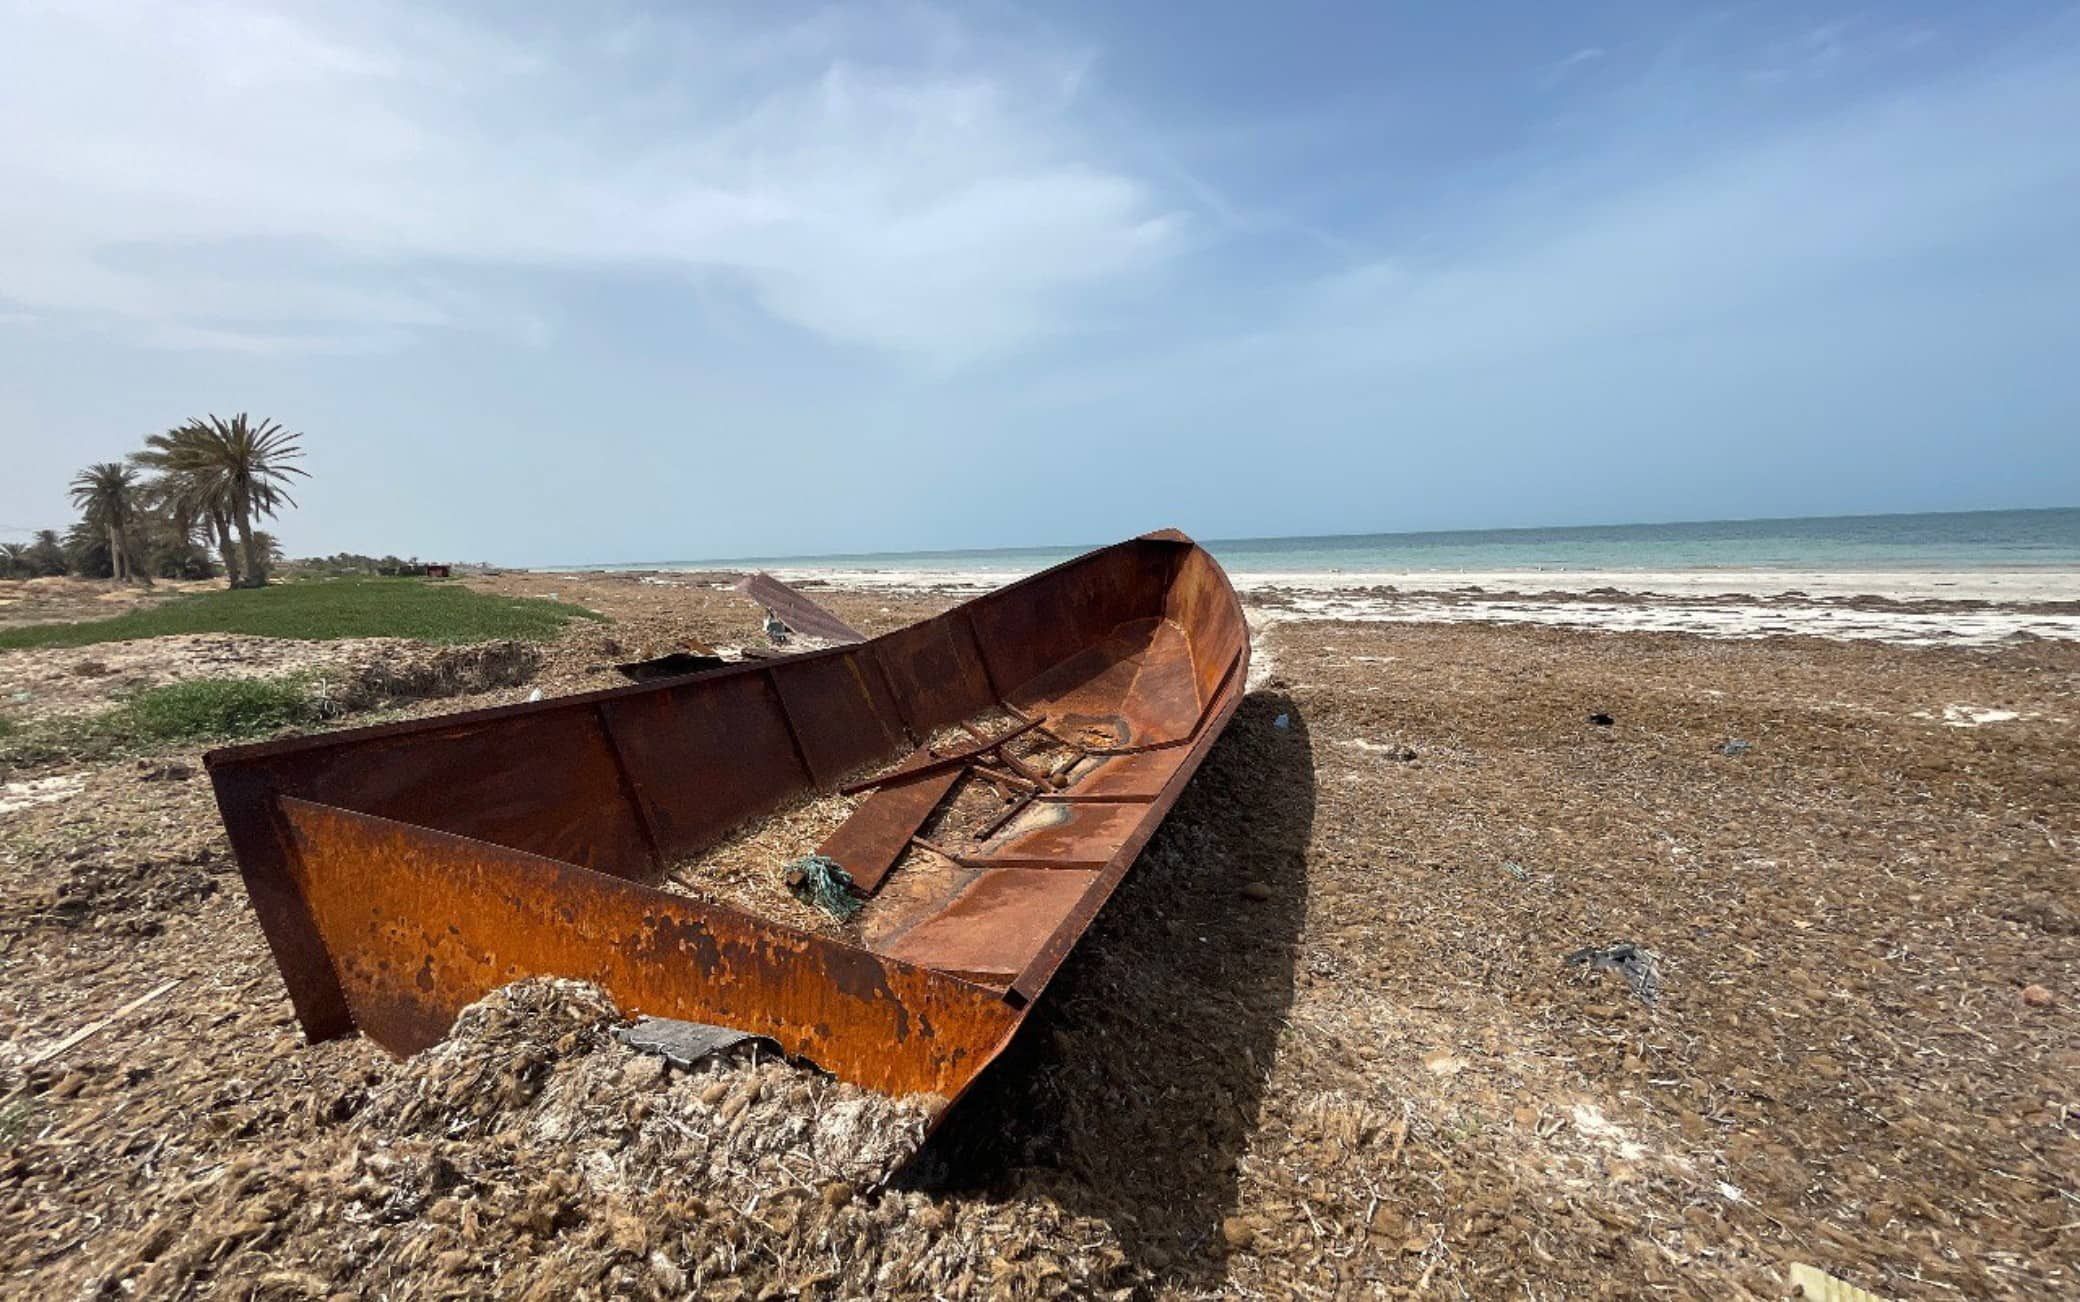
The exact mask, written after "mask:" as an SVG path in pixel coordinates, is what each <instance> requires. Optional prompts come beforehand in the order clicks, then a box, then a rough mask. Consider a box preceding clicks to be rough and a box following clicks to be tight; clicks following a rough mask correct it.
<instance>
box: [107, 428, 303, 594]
mask: <svg viewBox="0 0 2080 1302" xmlns="http://www.w3.org/2000/svg"><path fill="white" fill-rule="evenodd" d="M302 437H303V436H302V435H301V434H292V433H290V432H289V431H288V430H286V429H283V428H282V427H281V426H280V425H278V424H276V423H275V422H273V421H271V420H263V421H260V422H258V423H257V424H255V423H254V422H252V421H250V420H249V419H247V417H246V414H245V413H244V412H240V413H239V414H238V415H236V416H234V417H232V418H231V419H230V420H228V421H227V420H224V419H222V418H220V417H217V416H214V415H212V416H209V417H206V418H204V419H202V420H191V421H189V422H188V423H187V424H185V425H183V426H181V427H180V428H179V429H175V430H170V431H168V432H167V433H165V434H163V435H154V436H153V437H152V438H149V439H147V440H145V441H146V442H147V443H149V444H151V448H150V449H149V450H148V451H147V452H145V453H143V454H140V456H141V459H142V458H150V460H148V461H147V462H146V464H148V465H150V466H152V467H153V468H154V469H157V470H163V471H167V472H171V473H176V474H181V475H185V476H188V477H190V478H192V479H193V480H194V481H195V484H194V486H193V491H194V492H195V493H196V494H197V499H196V500H197V501H199V502H203V503H207V504H210V505H208V506H206V507H205V510H207V511H209V512H211V513H212V514H211V519H212V522H213V523H216V522H218V521H219V520H220V519H221V520H228V521H229V522H231V523H235V524H236V525H237V526H238V539H239V550H240V551H241V552H242V553H243V560H244V564H243V565H242V566H241V567H240V568H241V569H242V571H243V578H242V579H240V580H238V582H239V583H240V586H243V587H254V588H257V587H259V586H260V585H262V584H264V583H266V582H267V557H266V555H265V553H264V552H263V551H262V550H261V549H260V548H259V547H258V546H257V545H256V543H255V541H254V536H253V535H254V530H253V521H254V519H255V517H258V518H260V519H266V518H268V517H269V516H272V515H273V514H274V513H275V512H276V511H277V510H279V509H280V508H281V506H282V504H283V503H287V504H288V505H290V506H294V505H296V499H295V498H293V497H291V496H289V489H288V484H289V478H290V476H292V475H303V476H305V477H308V476H309V474H310V472H309V471H307V470H305V469H303V468H302V467H301V466H296V465H291V464H290V463H291V462H293V461H296V460H298V459H299V458H301V457H302V456H303V449H302V448H301V447H299V446H298V445H297V440H299V439H301V438H302ZM218 509H221V511H222V516H221V517H219V516H217V515H215V514H214V512H215V511H216V510H218ZM218 542H219V545H220V546H221V547H223V548H224V550H225V552H226V555H227V559H228V556H229V551H230V540H229V536H228V533H227V532H225V531H223V530H222V529H220V530H219V532H218Z"/></svg>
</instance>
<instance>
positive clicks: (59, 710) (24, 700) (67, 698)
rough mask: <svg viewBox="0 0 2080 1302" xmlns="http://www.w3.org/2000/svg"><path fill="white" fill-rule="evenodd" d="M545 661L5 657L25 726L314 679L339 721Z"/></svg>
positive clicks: (212, 646) (179, 643) (259, 640)
mask: <svg viewBox="0 0 2080 1302" xmlns="http://www.w3.org/2000/svg"><path fill="white" fill-rule="evenodd" d="M541 661H542V654H541V651H540V650H539V649H538V648H536V647H535V646H533V645H532V644H530V643H526V642H518V641H513V640H510V639H508V640H501V641H495V642H484V643H479V644H476V645H472V646H432V645H428V644H427V643H423V642H414V641H411V640H409V639H406V638H394V637H370V638H340V639H335V640H332V641H305V640H301V639H295V638H274V637H250V636H247V635H245V634H238V633H190V634H182V635H180V636H176V637H155V638H146V639H142V640H139V641H134V642H105V643H97V644H95V645H92V646H84V647H47V648H40V649H37V650H32V651H0V681H4V682H5V683H6V684H7V686H8V691H9V699H8V702H7V704H8V712H9V716H10V717H11V718H12V719H13V720H14V721H15V722H17V723H32V722H37V721H41V720H46V719H58V718H81V717H88V716H92V715H96V714H100V713H103V712H105V711H108V710H111V709H114V708H115V707H116V706H117V705H119V704H121V703H122V701H123V700H125V699H126V698H128V697H129V696H131V695H133V694H135V693H137V692H139V691H143V690H146V689H148V688H153V687H161V686H164V685H166V684H168V683H175V682H182V681H185V680H189V679H196V678H282V677H288V676H296V677H299V678H305V679H308V680H309V681H310V682H311V685H312V686H311V694H312V697H313V700H314V702H315V703H316V704H317V705H318V706H319V707H320V709H321V710H322V711H323V712H324V713H326V714H334V715H336V714H346V713H349V712H353V711H358V710H367V709H371V708H374V707H376V706H380V705H385V704H388V703H391V702H395V701H409V700H423V699H429V698H441V697H453V696H462V695H468V694H472V693H479V692H488V691H493V690H496V689H498V688H504V687H515V686H518V685H520V684H522V683H525V682H527V681H528V680H529V679H530V678H532V677H533V676H534V673H535V671H536V669H537V668H538V667H539V666H540V665H541Z"/></svg>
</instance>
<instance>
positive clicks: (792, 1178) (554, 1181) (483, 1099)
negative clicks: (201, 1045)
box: [80, 980, 1131, 1298]
mask: <svg viewBox="0 0 2080 1302" xmlns="http://www.w3.org/2000/svg"><path fill="white" fill-rule="evenodd" d="M617 1020H619V1019H618V1014H617V1013H616V1011H615V1009H614V1007H613V1005H612V1003H611V1002H609V1001H608V999H607V998H606V997H605V996H604V995H603V994H602V993H601V992H600V991H599V990H598V989H597V988H596V987H593V986H589V985H584V984H581V983H578V982H571V981H557V980H535V981H527V982H522V983H520V984H517V985H514V986H511V987H508V988H507V989H505V990H501V991H498V992H496V993H494V994H492V995H491V996H489V997H487V998H486V999H484V1000H482V1001H481V1002H479V1003H478V1004H476V1005H474V1006H472V1007H471V1008H469V1009H468V1010H466V1011H465V1012H464V1013H463V1014H462V1016H461V1018H460V1019H459V1020H458V1022H457V1023H456V1026H455V1029H454V1032H453V1033H452V1035H451V1037H450V1038H449V1039H448V1040H447V1041H446V1042H444V1043H442V1044H441V1045H438V1046H436V1047H435V1048H433V1049H431V1050H428V1051H427V1052H425V1053H423V1054H421V1055H419V1056H417V1057H416V1058H413V1059H411V1060H409V1061H408V1062H405V1063H401V1064H398V1065H397V1066H396V1067H395V1068H394V1069H393V1070H391V1071H389V1072H387V1073H385V1072H374V1073H370V1075H371V1076H372V1077H373V1079H370V1080H368V1081H367V1082H366V1083H365V1084H364V1085H363V1086H361V1087H358V1088H350V1089H349V1090H347V1092H345V1093H344V1094H342V1095H340V1096H339V1097H338V1098H336V1099H334V1100H332V1101H331V1102H330V1103H324V1102H319V1103H318V1105H317V1106H314V1107H313V1108H312V1109H311V1110H310V1112H309V1114H308V1116H307V1117H306V1118H303V1119H300V1120H299V1119H296V1118H292V1119H291V1122H290V1124H288V1125H285V1126H283V1127H281V1128H280V1129H278V1130H275V1131H272V1132H270V1133H264V1134H255V1135H250V1136H247V1137H245V1139H244V1141H243V1142H242V1143H241V1144H239V1145H237V1146H235V1147H234V1148H232V1150H231V1151H230V1152H228V1153H227V1155H226V1156H227V1158H228V1160H227V1161H225V1162H224V1163H222V1164H218V1165H214V1166H209V1167H205V1168H203V1169H202V1170H201V1171H200V1173H199V1174H196V1175H194V1176H192V1177H191V1178H189V1179H187V1180H186V1182H185V1185H184V1187H180V1188H178V1189H174V1190H166V1191H163V1193H164V1195H165V1196H161V1197H158V1198H156V1199H155V1202H156V1203H157V1204H158V1206H159V1208H160V1209H161V1210H160V1211H159V1212H158V1214H157V1215H155V1216H153V1217H152V1218H151V1219H149V1220H147V1221H145V1222H144V1223H143V1224H141V1225H140V1226H139V1227H138V1228H137V1229H135V1230H134V1231H132V1232H130V1233H128V1234H125V1235H121V1236H117V1237H115V1238H114V1240H113V1241H112V1242H110V1243H108V1244H107V1253H106V1255H104V1256H103V1257H102V1258H101V1261H102V1264H103V1265H104V1267H105V1269H104V1270H103V1271H102V1272H101V1273H99V1274H98V1275H94V1276H90V1277H87V1278H84V1279H82V1280H81V1281H80V1282H81V1283H83V1284H85V1285H87V1287H88V1288H89V1289H92V1290H94V1291H98V1292H101V1293H106V1294H111V1295H129V1296H137V1297H157V1296H166V1295H178V1296H205V1297H208V1296H238V1297H247V1296H260V1297H329V1296H336V1295H344V1294H353V1295H360V1296H384V1295H388V1296H401V1295H403V1294H402V1293H401V1292H399V1290H404V1291H407V1292H411V1293H412V1295H413V1296H421V1297H455V1296H464V1295H468V1296H484V1295H487V1294H488V1295H496V1296H511V1297H529V1298H565V1297H585V1296H590V1297H617V1298H621V1297H665V1296H682V1295H685V1294H688V1293H691V1294H694V1295H697V1296H704V1297H767V1296H800V1295H809V1296H848V1297H856V1296H863V1295H867V1294H871V1293H876V1292H883V1291H891V1290H892V1291H897V1292H901V1293H903V1294H905V1295H920V1294H938V1295H960V1294H967V1293H971V1292H989V1293H992V1294H996V1295H1001V1296H1007V1297H1032V1296H1053V1295H1064V1294H1071V1293H1073V1294H1076V1295H1081V1296H1089V1295H1091V1294H1093V1293H1095V1292H1104V1291H1106V1290H1107V1289H1112V1288H1120V1287H1123V1286H1124V1285H1126V1284H1128V1283H1131V1280H1129V1279H1126V1278H1124V1277H1123V1263H1124V1256H1123V1254H1122V1253H1121V1252H1120V1251H1119V1249H1118V1247H1117V1245H1116V1244H1113V1243H1112V1242H1111V1231H1110V1230H1109V1229H1107V1228H1106V1227H1105V1226H1104V1225H1103V1224H1102V1223H1100V1222H1096V1221H1090V1220H1087V1219H1083V1218H1075V1217H1071V1216H1069V1215H1067V1214H1065V1213H1063V1212H1061V1211H1060V1209H1059V1208H1057V1207H1056V1206H1054V1205H1053V1204H1052V1203H1040V1204H1004V1205H994V1204H987V1203H976V1202H966V1203H951V1202H942V1201H940V1200H937V1199H935V1198H933V1197H932V1196H930V1195H927V1194H922V1193H916V1192H900V1193H899V1192H887V1193H876V1192H875V1191H874V1189H873V1185H874V1183H875V1182H876V1181H877V1180H878V1179H879V1178H880V1177H881V1175H882V1174H883V1173H884V1172H886V1171H887V1170H888V1169H889V1168H890V1167H892V1166H893V1165H894V1164H895V1163H896V1162H897V1161H899V1160H900V1159H901V1158H902V1157H904V1156H905V1155H907V1154H908V1153H909V1152H911V1151H912V1150H913V1149H914V1148H915V1147H916V1145H917V1144H918V1143H919V1141H920V1140H921V1138H922V1136H923V1133H924V1129H925V1124H926V1121H927V1118H928V1117H929V1115H930V1112H931V1106H930V1105H931V1103H932V1102H933V1101H932V1100H924V1099H912V1100H895V1099H889V1098H885V1097H882V1096H880V1095H877V1094H873V1093H870V1092H867V1091H864V1090H860V1089H857V1088H854V1087H852V1086H849V1085H844V1084H841V1083H838V1082H836V1081H833V1080H830V1079H829V1078H827V1077H824V1076H822V1075H821V1074H819V1073H817V1072H814V1071H811V1070H808V1069H805V1068H799V1067H794V1066H790V1065H788V1064H786V1063H784V1062H777V1061H774V1060H773V1059H771V1058H770V1057H766V1058H759V1059H756V1060H754V1058H753V1057H752V1056H751V1055H749V1053H748V1052H747V1053H746V1054H745V1056H741V1057H737V1058H733V1059H730V1060H726V1061H719V1062H711V1063H708V1064H704V1065H703V1066H702V1067H701V1068H700V1069H697V1070H695V1071H693V1072H683V1071H677V1070H670V1069H667V1068H666V1067H665V1065H664V1064H663V1063H662V1062H661V1061H660V1060H658V1059H655V1058H650V1057H646V1056H643V1055H640V1054H637V1053H635V1052H633V1051H631V1050H629V1049H626V1048H624V1047H623V1046H622V1045H620V1044H619V1043H618V1042H616V1041H615V1040H614V1039H613V1038H612V1036H611V1034H610V1030H611V1027H612V1025H613V1024H614V1023H615V1022H616V1021H617ZM1094 1245H1095V1246H1094Z"/></svg>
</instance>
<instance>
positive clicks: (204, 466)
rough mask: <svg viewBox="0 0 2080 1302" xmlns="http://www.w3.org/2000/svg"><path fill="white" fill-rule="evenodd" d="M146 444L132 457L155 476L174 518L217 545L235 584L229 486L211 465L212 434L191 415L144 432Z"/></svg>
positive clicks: (160, 491) (162, 498)
mask: <svg viewBox="0 0 2080 1302" xmlns="http://www.w3.org/2000/svg"><path fill="white" fill-rule="evenodd" d="M144 442H145V450H144V451H142V452H136V453H132V454H131V457H130V459H131V460H132V461H134V462H136V463H137V464H138V465H140V466H144V467H145V468H147V469H149V470H156V471H158V472H159V476H158V478H157V479H156V480H154V481H153V486H154V488H155V489H156V490H157V493H158V496H159V498H160V500H162V501H163V502H164V503H165V504H166V506H167V508H168V509H169V510H171V511H172V512H173V514H174V516H175V518H176V519H177V520H181V521H186V522H189V523H192V524H197V525H201V526H202V527H203V532H204V534H205V535H206V539H207V541H209V542H212V543H214V544H215V545H216V548H217V558H218V559H219V560H220V561H222V562H223V565H224V576H225V578H226V579H228V580H229V582H230V585H231V586H232V587H234V588H235V587H238V586H239V575H238V552H237V550H236V549H235V548H234V547H233V545H232V542H231V512H232V500H231V488H230V484H229V482H228V480H227V479H226V477H225V476H224V475H222V474H220V473H218V472H217V471H215V470H214V469H211V468H210V467H211V466H213V465H214V463H215V460H216V456H215V443H216V439H215V435H214V434H213V433H212V432H211V431H210V430H209V428H208V427H207V426H204V425H203V424H202V423H201V422H199V421H195V422H190V423H189V424H186V425H183V426H181V427H179V428H178V429H170V430H168V431H166V432H165V433H164V434H147V435H146V436H145V440H144Z"/></svg>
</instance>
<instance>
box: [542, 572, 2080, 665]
mask: <svg viewBox="0 0 2080 1302" xmlns="http://www.w3.org/2000/svg"><path fill="white" fill-rule="evenodd" d="M533 573H535V574H538V575H540V576H541V577H542V578H544V579H551V578H553V577H554V576H557V575H562V576H576V575H579V574H597V575H601V576H626V577H627V578H628V579H630V580H631V581H634V582H641V583H651V584H657V585H661V586H679V585H681V584H688V583H700V582H714V581H716V580H717V579H718V578H720V577H721V576H722V575H724V574H725V573H728V572H725V571H716V570H687V571H677V570H591V571H573V570H555V571H546V570H542V571H533ZM771 573H773V574H774V575H775V576H776V577H778V578H780V579H781V580H782V581H784V582H788V583H794V584H799V585H802V586H804V587H807V588H809V589H810V590H812V591H814V590H815V589H817V588H823V589H826V590H831V591H840V592H851V593H861V594H874V593H879V594H885V595H887V596H890V597H895V596H902V595H912V594H915V595H929V596H935V597H946V598H955V599H965V598H968V597H972V596H977V595H980V594H982V593H985V592H989V591H991V590H993V589H995V588H998V587H1001V586H1003V585H1004V584H1006V583H1010V582H1013V581H1015V580H1016V579H1019V578H1023V577H1025V574H1026V573H1029V571H1011V570H976V569H929V568H923V567H913V568H906V569H886V570H858V569H851V568H845V567H831V566H796V567H780V568H776V569H774V570H772V571H771ZM678 576H684V577H678ZM1229 579H1230V581H1231V582H1232V583H1233V584H1234V585H1235V589H1236V591H1237V592H1238V593H1239V594H1241V596H1242V598H1243V601H1244V603H1245V604H1246V605H1248V606H1250V607H1251V608H1252V611H1253V614H1254V616H1255V617H1257V618H1259V619H1260V620H1262V621H1265V622H1277V621H1287V620H1329V621H1338V620H1340V621H1351V622H1359V623H1481V622H1487V623H1501V624H1543V625H1550V626H1554V627H1565V628H1585V629H1598V630H1604V631H1612V632H1660V633H1691V634H1696V635H1699V636H1704V637H1717V638H1756V637H1769V636H1773V635H1791V636H1801V635H1802V636H1814V637H1824V638H1831V639H1836V640H1849V641H1881V642H1890V643H1894V644H1898V645H1903V646H1937V645H1948V646H1995V645H1999V644H2001V643H2003V642H2006V641H2009V640H2011V639H2014V638H2018V637H2038V638H2055V639H2060V640H2073V641H2080V568H2073V567H2058V566H2047V567H2013V566H2010V567H1986V568H1980V569H1911V570H1871V569H1863V570H1836V571H1825V570H1813V569H1791V568H1771V569H1731V568H1719V569H1711V570H1679V569H1657V570H1573V571H1555V570H1525V569H1516V570H1508V569H1497V570H1420V571H1418V570H1381V571H1367V572H1342V571H1298V572H1287V571H1266V570H1258V571H1249V570H1243V571H1235V572H1231V573H1230V575H1229Z"/></svg>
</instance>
